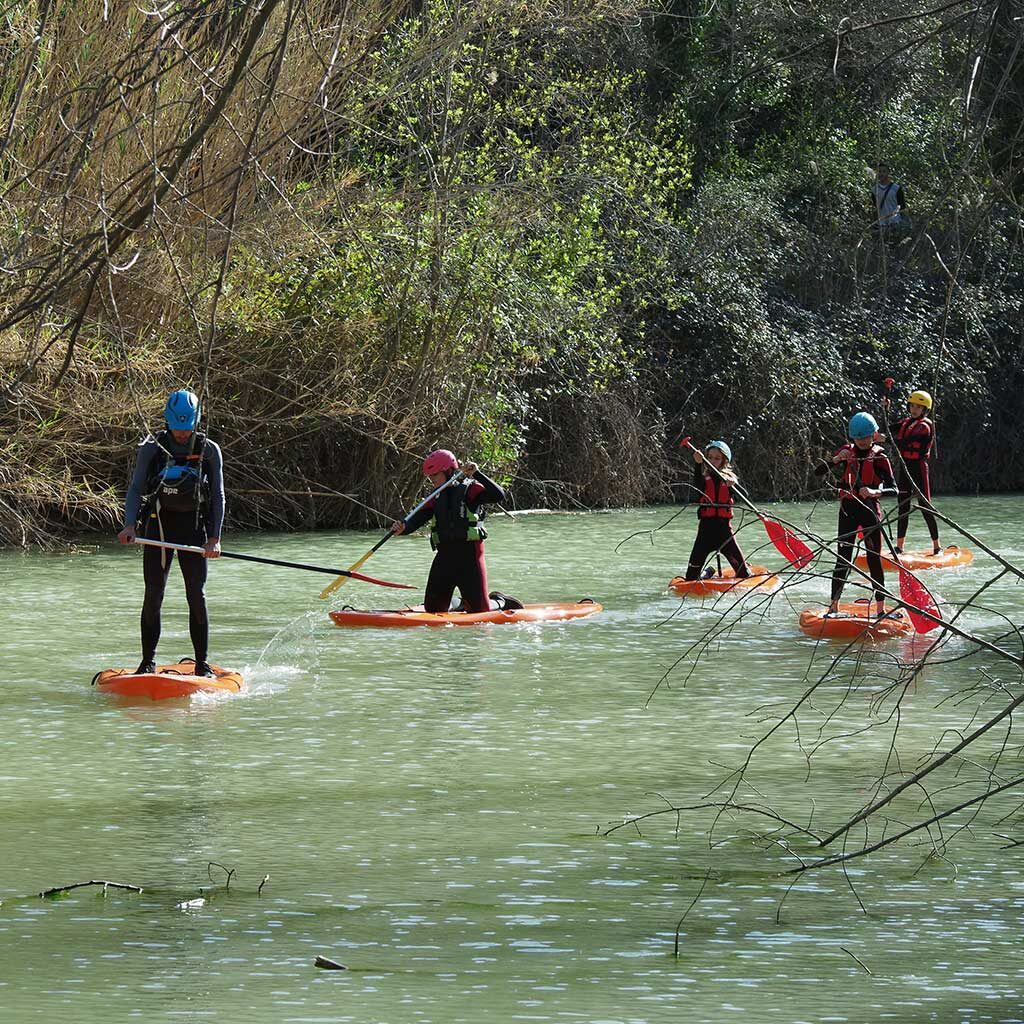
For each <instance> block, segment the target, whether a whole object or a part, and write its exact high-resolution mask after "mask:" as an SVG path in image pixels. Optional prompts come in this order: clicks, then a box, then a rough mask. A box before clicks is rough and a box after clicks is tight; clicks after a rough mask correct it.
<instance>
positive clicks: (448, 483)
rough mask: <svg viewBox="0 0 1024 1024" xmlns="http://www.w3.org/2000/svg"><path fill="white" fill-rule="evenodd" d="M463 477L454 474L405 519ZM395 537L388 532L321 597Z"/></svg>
mask: <svg viewBox="0 0 1024 1024" xmlns="http://www.w3.org/2000/svg"><path fill="white" fill-rule="evenodd" d="M462 477H463V472H462V470H461V469H460V470H459V471H458V472H457V473H455V474H453V475H452V476H451V477H450V478H449V479H448V480H445V482H444V483H443V484H441V486H440V487H438V488H437V489H436V490H433V491H431V492H430V494H428V495H427V496H426V497H425V498H424V499H423V500H422V501H421V502H420V503H419V504H418V505H417V506H416V507H415V508H414V509H413V510H412V511H411V512H409V513H407V515H406V516H405V519H406V520H408V519H409V517H410V516H414V515H415V514H416V513H417V512H419V510H420V509H421V508H423V506H424V505H426V504H427V502H428V501H433V499H434V498H436V497H437V496H438V495H439V494H440V493H441V492H442V491H443V490H444V489H445V488H446V487H451V485H452V484H454V483H457V482H458V481H459V480H461V479H462ZM394 536H395V535H394V534H393V533H392V532H391V531H390V530H388V532H387V533H385V534H384V536H383V537H381V539H380V540H379V541H377V543H376V544H374V545H373V547H372V548H370V550H369V551H367V552H366V554H365V555H363V557H362V558H360V559H358V560H357V561H355V562H353V563H352V564H351V565H350V566H349V567H348V571H347V572H342V573H339V574H338V578H337V579H336V580H333V581H332V582H330V583H328V584H327V586H326V587H324V589H323V590H321V591H320V596H321V597H327V596H329V595H330V594H333V593H334V591H336V590H337V589H338V587H340V586H341V585H342V584H343V583H344V582H345V580H346V579H347V578H348V577H349V576H352V575H353V573H354V571H355V570H356V569H358V568H359V567H360V566H361V565H362V564H363V563H364V562H365V561H366V560H367V559H368V558H370V556H371V555H373V554H374V553H375V552H377V551H379V550H380V549H381V548H382V547H384V545H385V544H387V542H388V541H389V540H391V538H392V537H394ZM409 589H410V590H412V589H415V588H412V587H410V588H409Z"/></svg>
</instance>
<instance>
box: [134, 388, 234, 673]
mask: <svg viewBox="0 0 1024 1024" xmlns="http://www.w3.org/2000/svg"><path fill="white" fill-rule="evenodd" d="M164 420H165V422H166V424H167V429H166V430H162V431H160V433H158V434H157V435H156V437H152V436H149V437H147V438H146V439H145V440H144V441H143V442H142V443H141V444H140V445H139V450H138V454H137V456H136V460H135V472H134V473H133V474H132V481H131V485H130V486H129V488H128V496H127V498H126V499H125V510H124V527H123V528H122V530H121V532H120V533H119V534H118V535H117V539H118V540H119V541H120V542H121V543H122V544H132V543H134V541H135V538H136V536H142V537H145V538H147V539H149V540H162V541H168V542H170V543H172V544H188V545H191V546H194V547H201V548H203V549H204V553H203V554H202V555H196V554H191V553H189V552H185V551H177V552H175V551H170V550H167V549H166V548H156V547H147V548H146V549H145V550H144V551H143V554H142V575H143V579H144V580H145V584H146V594H145V598H144V599H143V602H142V661H141V663H140V664H139V667H138V668H137V669H136V672H138V673H147V672H153V671H154V670H155V668H156V647H157V643H158V642H159V640H160V609H161V606H162V605H163V600H164V590H165V588H166V586H167V574H168V573H169V572H170V568H171V562H172V560H173V559H174V556H175V555H177V556H178V567H179V568H180V569H181V575H182V578H183V579H184V581H185V597H186V599H187V601H188V629H189V635H190V637H191V639H192V647H193V649H194V653H195V662H196V667H195V674H196V675H197V676H212V675H213V671H212V669H211V668H210V664H209V661H208V658H209V642H210V620H209V616H208V614H207V610H206V589H205V588H206V569H207V566H206V559H207V558H217V557H218V556H219V555H220V533H221V527H222V526H223V524H224V461H223V457H222V456H221V451H220V448H219V447H218V446H217V445H216V444H215V443H214V442H213V441H211V440H210V439H209V438H208V437H207V436H206V435H205V434H201V433H199V432H198V431H197V429H196V428H197V427H198V425H199V399H198V398H197V397H196V396H195V395H194V394H193V393H192V392H191V391H175V392H174V393H173V394H171V395H170V397H169V398H168V399H167V405H166V407H165V408H164Z"/></svg>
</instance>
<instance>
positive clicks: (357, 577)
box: [320, 571, 416, 597]
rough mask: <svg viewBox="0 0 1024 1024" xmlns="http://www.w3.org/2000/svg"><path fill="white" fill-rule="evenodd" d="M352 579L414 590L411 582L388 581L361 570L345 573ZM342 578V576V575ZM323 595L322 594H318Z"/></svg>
mask: <svg viewBox="0 0 1024 1024" xmlns="http://www.w3.org/2000/svg"><path fill="white" fill-rule="evenodd" d="M347 575H348V576H351V577H352V579H354V580H362V581H363V582H364V583H376V584H377V586H378V587H394V589H395V590H415V589H416V587H414V586H413V585H412V584H411V583H390V582H389V581H388V580H379V579H377V577H376V576H364V575H363V574H362V573H361V572H351V571H350V572H349V573H348V574H347ZM342 579H344V577H342ZM320 596H321V597H322V596H323V595H322V594H321V595H320Z"/></svg>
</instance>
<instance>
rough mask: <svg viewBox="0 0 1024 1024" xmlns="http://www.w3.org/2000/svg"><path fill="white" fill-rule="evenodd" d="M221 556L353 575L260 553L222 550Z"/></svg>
mask: <svg viewBox="0 0 1024 1024" xmlns="http://www.w3.org/2000/svg"><path fill="white" fill-rule="evenodd" d="M220 557H221V558H237V559H238V560H239V561H240V562H261V563H263V565H281V566H284V568H286V569H305V570H307V572H326V573H329V574H330V575H331V576H351V575H352V573H350V572H349V571H348V569H328V568H327V567H326V566H323V565H306V564H305V563H303V562H282V561H281V560H280V559H278V558H260V556H259V555H240V554H238V553H237V552H235V551H222V552H221V553H220Z"/></svg>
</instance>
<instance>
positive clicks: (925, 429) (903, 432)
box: [896, 416, 935, 462]
mask: <svg viewBox="0 0 1024 1024" xmlns="http://www.w3.org/2000/svg"><path fill="white" fill-rule="evenodd" d="M934 440H935V431H934V429H933V427H932V421H931V420H930V419H928V417H927V416H919V417H914V416H905V417H904V418H903V419H901V420H900V422H899V423H898V424H897V426H896V444H897V445H898V446H899V450H900V455H902V456H903V458H904V459H905V460H906V461H907V462H918V461H920V460H921V459H927V458H928V457H929V456H930V455H931V453H932V442H933V441H934Z"/></svg>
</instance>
